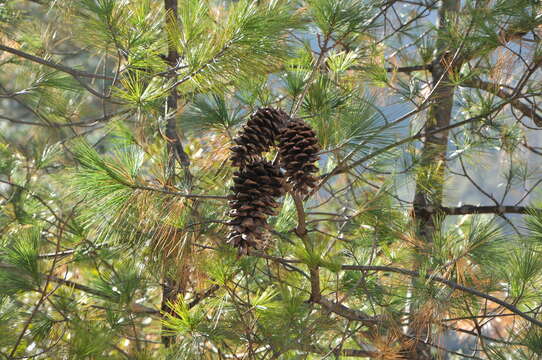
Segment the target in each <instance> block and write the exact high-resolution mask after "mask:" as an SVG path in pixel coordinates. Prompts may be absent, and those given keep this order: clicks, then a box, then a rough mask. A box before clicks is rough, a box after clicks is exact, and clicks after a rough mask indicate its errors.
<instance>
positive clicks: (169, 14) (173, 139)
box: [161, 0, 192, 347]
mask: <svg viewBox="0 0 542 360" xmlns="http://www.w3.org/2000/svg"><path fill="white" fill-rule="evenodd" d="M164 10H165V23H166V26H167V27H169V28H174V27H175V26H177V19H178V6H177V0H164ZM166 59H167V63H168V66H169V68H174V67H176V66H177V63H178V60H179V54H178V52H177V48H176V46H175V44H173V43H172V41H171V39H169V38H168V54H167V57H166ZM168 76H169V77H171V78H173V79H175V78H176V77H177V75H176V72H175V71H172V72H170V73H169V75H168ZM178 101H179V96H178V94H177V89H176V88H173V89H171V90H170V93H169V95H168V97H167V99H166V104H165V110H164V117H165V119H166V120H167V123H166V141H167V155H168V163H167V168H166V173H167V182H168V184H170V185H171V184H173V183H174V182H175V178H176V172H175V168H176V163H177V162H178V163H179V164H180V165H181V167H182V168H183V172H184V182H185V187H186V188H187V189H189V187H190V186H191V183H192V175H191V173H190V169H189V166H190V159H189V157H188V155H187V154H186V153H185V151H184V149H183V144H182V142H181V139H180V137H179V135H178V133H177V124H176V122H175V115H176V113H177V111H178ZM176 235H177V232H176V231H172V232H171V235H169V236H171V238H172V239H171V241H172V242H175V241H177V240H176ZM164 262H165V264H166V266H165V267H167V266H168V265H167V264H168V263H169V262H168V261H167V259H164ZM172 263H175V262H172ZM181 266H182V265H181ZM177 273H179V274H182V271H179V272H177ZM184 283H185V282H184V281H182V279H176V278H174V277H172V276H171V275H168V272H167V269H164V278H163V282H162V304H161V310H162V312H167V313H172V309H171V308H170V306H169V305H168V304H169V302H174V301H175V300H176V299H177V295H178V294H179V293H184V291H185V290H186V289H183V287H184V286H185V285H184ZM173 341H174V339H173V338H172V337H171V336H168V335H166V334H165V333H164V329H162V343H163V344H164V345H165V346H166V347H169V346H170V345H171V344H172V343H173Z"/></svg>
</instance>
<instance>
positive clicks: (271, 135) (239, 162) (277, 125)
mask: <svg viewBox="0 0 542 360" xmlns="http://www.w3.org/2000/svg"><path fill="white" fill-rule="evenodd" d="M288 118H289V116H288V114H287V113H285V112H284V111H283V110H281V109H274V108H260V109H258V110H257V111H256V112H255V113H254V114H252V115H251V116H250V119H249V120H248V121H247V123H246V124H245V125H244V126H243V128H242V129H241V131H240V132H239V135H238V136H237V137H236V138H235V139H234V140H233V141H234V142H235V144H236V145H234V146H232V147H231V149H230V150H231V152H232V155H231V157H230V160H231V162H232V164H233V166H239V167H242V166H244V165H245V164H246V163H248V162H250V161H251V160H255V159H257V158H258V157H259V156H260V155H261V154H262V153H264V152H266V151H269V149H270V148H271V147H272V146H274V145H275V142H276V140H277V138H278V135H279V131H280V130H281V129H282V128H283V127H284V124H285V123H286V122H287V120H288Z"/></svg>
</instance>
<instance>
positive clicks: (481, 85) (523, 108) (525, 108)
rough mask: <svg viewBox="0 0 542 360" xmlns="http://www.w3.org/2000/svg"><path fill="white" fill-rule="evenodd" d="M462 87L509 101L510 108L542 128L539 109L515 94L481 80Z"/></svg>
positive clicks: (471, 80) (465, 82) (469, 82)
mask: <svg viewBox="0 0 542 360" xmlns="http://www.w3.org/2000/svg"><path fill="white" fill-rule="evenodd" d="M460 86H464V87H470V88H475V89H481V90H484V91H487V92H489V93H491V94H493V95H496V96H498V97H499V98H501V99H504V100H508V101H509V103H510V106H512V107H513V108H515V109H517V110H519V111H520V112H521V113H522V114H523V115H525V116H527V117H530V118H531V119H532V120H533V122H534V123H535V124H536V125H537V126H539V127H542V116H540V115H538V114H537V110H538V108H537V107H535V106H532V107H530V106H529V105H527V104H525V103H523V102H522V101H520V100H519V99H516V98H514V97H513V94H510V93H508V92H506V91H505V90H503V87H502V86H501V85H499V84H494V83H491V82H488V81H483V80H480V79H468V80H465V81H463V82H462V83H461V85H460Z"/></svg>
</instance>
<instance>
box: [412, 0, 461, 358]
mask: <svg viewBox="0 0 542 360" xmlns="http://www.w3.org/2000/svg"><path fill="white" fill-rule="evenodd" d="M459 7H460V1H459V0H443V1H442V3H441V5H440V8H439V14H438V15H439V21H438V29H439V30H441V29H444V28H445V26H446V21H447V17H448V14H450V13H453V12H457V11H459ZM446 46H447V44H446V43H445V41H443V39H437V55H436V56H435V58H434V60H433V62H432V64H431V68H430V70H431V76H432V89H431V90H432V95H431V96H432V98H431V100H430V101H431V106H430V107H429V110H428V112H427V120H426V124H425V133H427V134H429V135H427V136H426V137H425V139H424V140H423V149H422V154H421V156H422V160H421V166H424V167H427V166H432V167H436V168H435V169H434V171H435V175H434V181H432V182H431V184H430V186H431V188H428V184H422V183H421V182H422V181H423V180H422V179H421V178H418V180H417V183H416V190H415V193H414V203H413V216H414V218H415V221H416V223H417V226H418V236H419V237H420V239H422V240H423V241H424V242H425V249H420V253H421V252H423V251H424V250H426V249H430V247H431V242H432V237H433V233H434V231H435V223H434V217H433V213H432V212H428V211H426V210H425V209H427V208H428V207H431V208H435V209H438V208H441V206H442V197H443V188H444V182H443V179H444V169H445V161H446V150H447V144H448V131H440V132H438V133H435V132H434V130H435V129H440V128H445V127H447V126H449V125H450V123H451V119H452V108H453V102H454V91H455V87H454V86H452V85H450V83H449V73H450V70H451V69H454V68H456V67H458V66H459V64H458V62H459V61H458V59H459V57H458V56H457V54H455V51H454V50H455V49H448V48H447V47H446ZM415 299H418V296H416V293H415V292H413V293H412V294H411V296H410V300H411V301H410V303H409V304H408V305H407V312H408V313H410V314H414V313H416V303H415ZM417 327H419V328H417ZM407 335H411V336H415V337H416V338H418V339H424V340H426V342H427V343H430V342H432V341H431V331H430V325H429V324H427V326H416V325H414V324H413V322H412V319H409V326H408V327H407ZM409 359H422V360H423V359H433V356H432V355H431V348H430V347H429V346H428V345H427V344H425V343H423V342H418V343H417V344H416V346H415V349H414V351H412V354H409Z"/></svg>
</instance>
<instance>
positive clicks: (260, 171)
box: [227, 160, 285, 254]
mask: <svg viewBox="0 0 542 360" xmlns="http://www.w3.org/2000/svg"><path fill="white" fill-rule="evenodd" d="M233 182H234V185H233V186H232V187H231V190H232V191H233V195H232V196H230V202H229V205H230V208H231V210H230V213H229V216H230V217H232V218H233V219H232V220H231V221H230V225H232V227H233V230H232V232H231V233H230V235H229V236H228V240H227V242H228V243H229V244H231V245H233V246H235V247H237V248H239V252H240V253H243V254H247V253H248V250H249V249H250V248H255V249H263V248H265V244H266V243H267V240H266V237H265V236H264V235H265V233H266V231H265V230H266V229H267V227H268V225H267V217H268V216H270V215H276V208H277V207H278V206H279V203H277V202H276V201H275V198H277V197H280V196H282V195H283V194H284V191H285V189H284V175H283V174H282V172H281V171H280V169H279V168H278V167H276V166H273V164H271V163H270V162H268V161H265V160H258V161H255V162H252V163H248V164H247V165H246V166H245V167H244V168H242V169H241V170H239V171H236V172H234V177H233Z"/></svg>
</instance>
